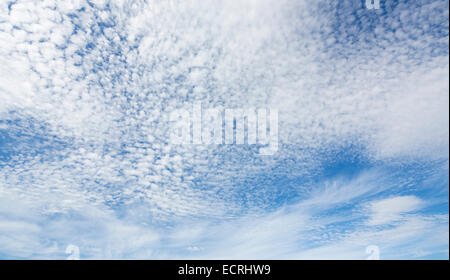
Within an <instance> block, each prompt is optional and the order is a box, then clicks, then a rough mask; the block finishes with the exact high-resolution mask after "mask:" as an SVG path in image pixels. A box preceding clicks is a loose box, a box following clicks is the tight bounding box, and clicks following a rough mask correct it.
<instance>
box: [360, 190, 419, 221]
mask: <svg viewBox="0 0 450 280" xmlns="http://www.w3.org/2000/svg"><path fill="white" fill-rule="evenodd" d="M422 206H423V202H422V201H421V200H420V199H419V198H417V197H415V196H397V197H391V198H386V199H383V200H379V201H376V202H372V203H370V205H369V206H368V208H369V211H370V212H371V214H370V217H369V220H368V221H367V224H368V225H371V226H373V225H386V224H391V223H392V222H396V221H399V220H402V219H404V215H405V214H407V213H409V212H413V211H416V210H419V209H420V208H421V207H422Z"/></svg>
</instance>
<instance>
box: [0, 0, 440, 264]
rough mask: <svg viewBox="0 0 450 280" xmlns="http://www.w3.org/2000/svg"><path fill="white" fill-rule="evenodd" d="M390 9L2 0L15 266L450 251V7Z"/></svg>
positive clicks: (3, 195) (7, 217)
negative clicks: (236, 114)
mask: <svg viewBox="0 0 450 280" xmlns="http://www.w3.org/2000/svg"><path fill="white" fill-rule="evenodd" d="M380 2H381V8H380V9H373V10H368V9H366V7H365V1H362V0H345V1H331V0H330V1H325V0H324V1H322V0H321V1H313V0H303V1H293V0H277V1H275V0H259V1H256V0H245V1H243V0H240V1H237V0H236V1H235V0H231V1H219V0H207V1H203V0H202V1H200V0H186V1H178V0H170V1H162V0H153V1H148V0H147V1H145V0H120V1H107V0H102V1H85V0H68V1H52V0H48V1H22V0H16V1H2V2H1V3H0V40H1V42H2V43H1V44H0V258H1V259H65V258H67V256H68V255H67V254H66V248H67V246H69V245H75V246H77V247H78V248H79V251H80V258H83V259H91V258H94V259H366V258H367V257H369V254H368V253H367V252H366V249H367V247H368V246H376V248H378V249H379V254H380V258H381V259H448V257H449V243H448V242H449V241H448V240H449V224H448V216H449V161H448V155H449V130H448V129H449V128H448V127H449V52H448V49H449V31H448V30H449V26H448V24H449V9H448V6H449V2H448V1H443V0H433V1H432V0H430V1H425V0H423V1H389V0H385V1H383V0H381V1H380ZM193 102H202V104H203V106H204V107H205V108H250V107H252V108H276V109H277V110H278V112H279V122H278V127H279V128H278V133H279V149H278V151H277V153H276V154H274V155H271V156H261V155H258V153H257V152H256V151H257V149H256V148H257V147H254V146H249V145H173V144H171V143H170V141H169V138H170V137H169V136H170V129H171V127H170V123H169V115H170V113H171V112H173V111H174V110H176V109H179V108H184V107H186V106H191V104H192V103H193Z"/></svg>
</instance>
